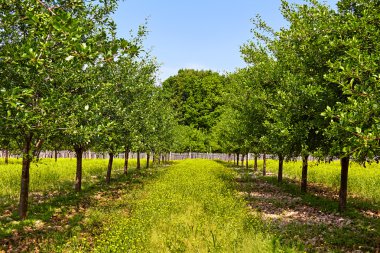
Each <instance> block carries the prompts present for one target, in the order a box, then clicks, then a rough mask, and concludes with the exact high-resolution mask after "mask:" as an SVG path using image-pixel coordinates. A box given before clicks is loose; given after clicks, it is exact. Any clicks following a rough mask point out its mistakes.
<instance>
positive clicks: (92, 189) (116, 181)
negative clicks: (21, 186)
mask: <svg viewBox="0 0 380 253" xmlns="http://www.w3.org/2000/svg"><path fill="white" fill-rule="evenodd" d="M158 171H160V170H158V169H157V168H151V169H141V170H136V169H131V170H129V173H128V175H124V174H122V172H119V173H117V174H116V173H114V176H113V179H112V181H111V184H109V185H108V184H106V183H105V182H104V178H103V177H98V178H97V179H96V180H94V181H92V182H86V183H84V184H83V190H82V191H81V192H79V193H77V192H75V191H74V190H73V189H72V184H73V182H62V184H63V185H61V182H60V187H61V188H63V189H64V190H63V191H61V192H54V193H41V194H39V193H38V194H36V193H31V196H32V197H31V201H30V202H31V203H30V206H29V211H28V218H27V219H26V220H24V221H19V220H18V215H17V210H15V207H13V209H11V210H9V211H10V212H12V213H11V214H10V215H9V216H6V217H3V216H0V225H1V229H0V251H1V249H3V250H5V251H6V252H8V251H17V252H19V251H29V250H33V249H34V248H33V247H35V246H36V243H37V244H39V243H42V244H44V243H45V244H46V243H49V242H47V241H46V240H47V238H54V240H57V239H58V240H60V241H61V242H57V244H63V243H64V242H65V241H66V240H67V239H69V238H70V237H72V236H73V235H77V234H78V233H80V232H82V231H85V230H86V229H87V230H92V229H93V228H91V227H90V228H86V224H85V223H84V219H85V218H86V211H87V210H89V209H90V208H101V209H102V211H103V212H112V211H114V209H115V208H119V209H128V204H123V205H120V204H119V205H117V206H115V205H116V204H117V201H118V200H120V199H121V198H122V197H123V195H124V194H126V193H128V191H130V190H132V189H136V188H140V189H141V188H142V187H143V186H144V184H145V182H147V181H149V180H152V179H154V178H155V177H157V176H158V173H156V172H158ZM87 225H88V224H87ZM90 225H91V226H95V227H96V230H97V231H92V232H91V233H94V234H96V233H100V232H101V226H100V227H99V224H90Z"/></svg>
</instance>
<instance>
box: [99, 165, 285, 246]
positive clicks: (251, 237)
mask: <svg viewBox="0 0 380 253" xmlns="http://www.w3.org/2000/svg"><path fill="white" fill-rule="evenodd" d="M235 176H236V175H235V174H234V173H233V172H232V171H231V170H228V169H227V168H226V167H225V166H223V165H220V164H218V163H216V162H214V161H206V160H185V161H182V162H180V163H177V164H176V165H174V166H172V167H171V168H170V169H168V170H167V171H166V172H165V173H164V174H162V175H160V176H159V180H155V181H154V182H152V183H150V184H148V185H147V186H146V187H144V191H143V192H140V194H141V197H139V198H137V199H136V201H135V202H133V204H132V206H133V208H132V213H131V216H130V217H128V218H127V219H118V222H117V223H114V224H113V226H112V229H110V230H109V231H108V232H106V233H104V234H102V235H100V236H99V237H98V239H97V241H96V242H95V248H94V249H95V251H96V252H282V251H284V250H289V249H284V248H281V247H280V246H279V245H278V243H277V242H276V239H275V238H274V237H271V236H269V235H267V234H266V233H264V232H263V231H264V230H265V229H264V226H263V224H261V223H260V221H259V219H258V218H257V217H252V216H250V215H249V214H248V210H247V208H246V204H245V202H244V201H243V200H242V199H241V198H237V197H236V192H235V191H234V190H233V184H232V183H231V182H233V178H234V177H235ZM289 251H290V250H289Z"/></svg>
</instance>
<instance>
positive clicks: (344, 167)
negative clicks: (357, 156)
mask: <svg viewBox="0 0 380 253" xmlns="http://www.w3.org/2000/svg"><path fill="white" fill-rule="evenodd" d="M349 164H350V158H349V157H342V158H341V159H340V167H341V172H340V190H339V206H338V209H339V212H343V211H345V210H346V206H347V186H348V167H349Z"/></svg>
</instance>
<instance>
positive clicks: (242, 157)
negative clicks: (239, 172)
mask: <svg viewBox="0 0 380 253" xmlns="http://www.w3.org/2000/svg"><path fill="white" fill-rule="evenodd" d="M244 158H245V154H241V166H244Z"/></svg>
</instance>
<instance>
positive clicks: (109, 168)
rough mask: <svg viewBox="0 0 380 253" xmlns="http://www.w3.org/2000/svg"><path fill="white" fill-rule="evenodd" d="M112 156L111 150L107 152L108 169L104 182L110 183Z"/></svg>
mask: <svg viewBox="0 0 380 253" xmlns="http://www.w3.org/2000/svg"><path fill="white" fill-rule="evenodd" d="M113 156H114V154H113V153H112V152H111V153H109V159H108V169H107V176H106V183H107V184H110V183H111V172H112V164H113Z"/></svg>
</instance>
